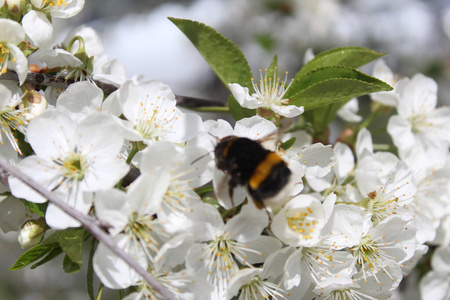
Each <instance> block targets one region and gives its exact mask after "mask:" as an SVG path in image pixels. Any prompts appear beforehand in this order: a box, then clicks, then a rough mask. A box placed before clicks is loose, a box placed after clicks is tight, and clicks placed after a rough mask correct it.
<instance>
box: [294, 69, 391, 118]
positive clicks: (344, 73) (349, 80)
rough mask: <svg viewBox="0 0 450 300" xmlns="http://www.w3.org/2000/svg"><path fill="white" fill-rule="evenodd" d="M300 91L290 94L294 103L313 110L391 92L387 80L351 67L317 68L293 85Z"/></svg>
mask: <svg viewBox="0 0 450 300" xmlns="http://www.w3.org/2000/svg"><path fill="white" fill-rule="evenodd" d="M293 87H294V90H297V91H298V92H297V93H295V94H294V95H290V96H287V97H288V98H289V99H290V102H289V104H290V105H296V106H304V107H305V110H308V109H313V108H316V107H320V106H323V105H327V104H332V103H336V102H339V101H344V100H349V99H351V98H353V97H358V96H362V95H366V94H369V93H374V92H380V91H390V90H392V87H391V86H390V85H388V84H387V83H385V82H383V81H381V80H379V79H377V78H374V77H371V76H369V75H366V74H364V73H361V72H360V71H358V70H356V69H352V68H347V67H340V66H335V67H325V68H320V69H317V70H314V71H312V72H310V73H308V74H307V75H305V76H303V77H302V78H300V79H299V80H297V81H296V82H295V81H294V83H293V84H292V85H291V88H293ZM289 92H290V90H289Z"/></svg>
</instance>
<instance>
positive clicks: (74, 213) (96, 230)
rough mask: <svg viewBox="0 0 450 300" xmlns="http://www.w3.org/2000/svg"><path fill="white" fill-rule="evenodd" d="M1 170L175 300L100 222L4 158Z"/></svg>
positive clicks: (158, 289) (162, 294)
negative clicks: (70, 218) (15, 178)
mask: <svg viewBox="0 0 450 300" xmlns="http://www.w3.org/2000/svg"><path fill="white" fill-rule="evenodd" d="M0 168H1V169H3V170H5V171H6V172H8V173H9V174H10V175H12V176H15V177H17V178H18V179H19V180H21V181H22V182H23V183H25V184H26V185H27V186H29V187H30V188H32V189H33V190H35V191H36V192H37V193H39V194H40V195H42V196H43V197H44V198H46V199H47V200H48V201H49V202H50V203H52V204H53V205H55V206H56V207H58V208H59V209H61V210H62V211H63V212H65V213H66V214H68V215H69V216H70V217H72V218H74V219H75V220H77V221H78V222H80V223H81V225H82V226H83V227H84V228H86V230H87V231H89V232H90V233H91V234H92V235H93V236H94V237H95V238H96V239H97V240H98V241H100V242H101V243H103V244H104V245H105V246H107V247H108V248H109V249H111V251H112V252H113V253H115V254H116V255H117V256H118V257H119V258H120V259H122V260H123V261H124V262H125V263H127V264H128V266H130V267H131V268H132V269H134V270H135V271H136V272H137V273H138V274H139V275H141V276H142V277H143V279H144V280H145V281H147V283H148V284H150V285H151V286H152V287H153V288H154V289H155V290H156V291H157V292H158V293H159V294H160V295H161V296H162V297H163V298H165V299H167V300H175V297H174V296H173V295H172V294H171V293H169V292H168V291H167V289H166V288H165V287H164V286H163V285H162V284H161V283H159V282H158V281H157V280H156V279H155V278H154V277H153V276H152V275H150V274H149V273H148V272H147V271H146V270H144V269H143V268H142V267H141V266H140V265H139V264H138V263H137V262H136V261H135V260H134V259H132V258H131V257H130V256H128V255H127V254H126V253H125V252H124V251H123V250H122V249H121V248H119V247H118V246H117V245H116V244H115V243H114V241H113V240H112V239H111V237H110V236H109V235H108V234H106V232H105V231H104V230H103V227H102V226H101V224H100V222H98V221H97V220H96V219H94V218H92V217H90V216H86V215H84V214H82V213H81V212H79V211H78V210H76V209H73V207H72V206H70V205H69V204H67V203H66V202H64V201H62V200H61V199H59V198H58V197H56V196H55V195H54V194H52V193H51V192H50V191H49V190H47V189H46V188H44V187H42V186H41V185H40V184H38V183H37V182H36V181H35V180H34V179H32V178H31V177H29V176H28V175H26V174H24V173H22V172H21V171H20V170H19V169H18V168H17V167H15V166H13V165H11V164H10V163H9V162H8V161H7V160H6V159H5V158H4V157H1V156H0Z"/></svg>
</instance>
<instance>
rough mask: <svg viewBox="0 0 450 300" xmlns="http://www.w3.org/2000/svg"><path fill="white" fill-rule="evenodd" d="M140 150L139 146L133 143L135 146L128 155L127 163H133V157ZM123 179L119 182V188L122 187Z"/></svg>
mask: <svg viewBox="0 0 450 300" xmlns="http://www.w3.org/2000/svg"><path fill="white" fill-rule="evenodd" d="M138 152H139V149H138V148H137V147H135V146H134V144H133V148H131V151H130V154H128V157H127V161H126V163H127V165H130V164H131V161H132V160H133V157H134V156H135V155H136V153H138ZM123 179H124V178H122V179H120V181H119V182H118V183H117V186H116V188H118V189H119V190H120V189H121V188H122V184H123Z"/></svg>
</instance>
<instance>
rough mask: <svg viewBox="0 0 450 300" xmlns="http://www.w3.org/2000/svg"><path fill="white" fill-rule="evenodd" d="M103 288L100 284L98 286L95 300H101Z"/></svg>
mask: <svg viewBox="0 0 450 300" xmlns="http://www.w3.org/2000/svg"><path fill="white" fill-rule="evenodd" d="M104 287H105V286H104V285H103V283H101V282H100V286H99V287H98V293H97V297H96V298H95V300H101V299H102V294H103V288H104Z"/></svg>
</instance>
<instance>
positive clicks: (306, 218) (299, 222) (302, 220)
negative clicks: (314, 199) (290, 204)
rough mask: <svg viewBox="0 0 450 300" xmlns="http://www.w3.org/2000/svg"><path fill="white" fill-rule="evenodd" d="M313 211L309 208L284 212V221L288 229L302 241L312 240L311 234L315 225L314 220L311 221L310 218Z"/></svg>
mask: <svg viewBox="0 0 450 300" xmlns="http://www.w3.org/2000/svg"><path fill="white" fill-rule="evenodd" d="M313 213H314V211H313V210H312V208H311V207H307V208H304V209H291V210H289V211H287V212H286V220H287V222H288V225H289V229H290V230H292V231H293V232H294V233H295V234H300V235H301V236H302V238H303V239H312V236H311V234H312V233H313V232H314V227H315V225H317V221H316V220H312V217H311V216H310V215H311V214H313Z"/></svg>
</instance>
